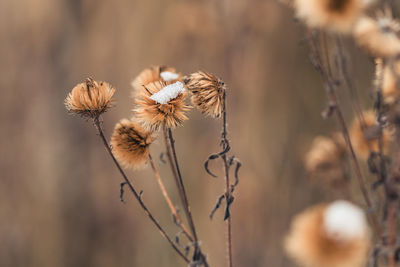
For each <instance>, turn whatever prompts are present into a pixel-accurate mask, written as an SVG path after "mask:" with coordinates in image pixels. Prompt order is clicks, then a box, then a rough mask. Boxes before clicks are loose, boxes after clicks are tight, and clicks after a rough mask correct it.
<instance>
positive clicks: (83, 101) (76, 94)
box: [65, 78, 115, 118]
mask: <svg viewBox="0 0 400 267" xmlns="http://www.w3.org/2000/svg"><path fill="white" fill-rule="evenodd" d="M114 92H115V89H114V88H113V87H112V86H111V85H109V84H108V83H106V82H96V81H94V80H93V79H92V78H88V79H86V81H85V82H84V83H80V84H78V85H76V86H75V87H74V88H73V89H72V91H71V92H70V93H69V94H68V96H67V98H66V99H65V107H66V108H67V110H68V111H69V112H72V113H76V114H79V115H81V116H83V117H88V118H95V117H98V116H100V115H101V114H102V113H104V112H106V111H107V110H108V109H109V108H111V107H112V102H113V99H112V96H113V95H114Z"/></svg>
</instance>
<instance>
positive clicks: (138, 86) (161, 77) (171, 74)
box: [131, 66, 181, 96]
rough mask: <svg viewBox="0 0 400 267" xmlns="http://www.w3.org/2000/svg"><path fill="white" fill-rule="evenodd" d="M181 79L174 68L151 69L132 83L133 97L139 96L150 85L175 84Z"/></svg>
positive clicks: (144, 71) (158, 67) (159, 67)
mask: <svg viewBox="0 0 400 267" xmlns="http://www.w3.org/2000/svg"><path fill="white" fill-rule="evenodd" d="M180 79H181V75H180V74H179V73H177V72H176V70H175V69H174V68H170V67H167V66H156V67H150V68H148V69H145V70H143V71H142V72H141V73H140V74H139V75H138V76H137V77H136V78H135V79H134V80H133V81H132V83H131V85H132V87H133V95H134V96H137V95H138V94H139V92H140V91H142V90H143V89H144V86H147V85H148V84H149V83H153V82H164V83H166V84H169V83H174V82H176V81H178V80H180Z"/></svg>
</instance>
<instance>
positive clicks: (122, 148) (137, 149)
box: [111, 119, 155, 169]
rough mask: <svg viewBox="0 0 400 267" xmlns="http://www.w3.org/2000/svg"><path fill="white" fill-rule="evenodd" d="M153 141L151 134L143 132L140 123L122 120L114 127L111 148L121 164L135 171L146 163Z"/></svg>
mask: <svg viewBox="0 0 400 267" xmlns="http://www.w3.org/2000/svg"><path fill="white" fill-rule="evenodd" d="M154 140H155V137H154V135H153V133H152V132H150V131H147V130H145V129H144V128H143V127H142V126H141V125H140V123H138V122H135V121H131V120H127V119H122V120H121V121H120V122H118V123H117V124H116V125H115V128H114V132H113V134H112V136H111V146H112V151H113V153H114V155H115V157H116V158H117V159H118V161H120V162H121V164H123V165H124V166H126V167H130V168H134V169H136V168H139V167H141V166H142V165H143V164H144V163H146V162H147V160H148V156H149V152H150V145H151V143H152V142H153V141H154Z"/></svg>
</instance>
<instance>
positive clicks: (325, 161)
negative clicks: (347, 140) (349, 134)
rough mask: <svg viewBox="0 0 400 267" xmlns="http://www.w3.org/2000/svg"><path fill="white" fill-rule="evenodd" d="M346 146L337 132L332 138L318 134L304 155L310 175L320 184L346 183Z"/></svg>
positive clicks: (336, 184)
mask: <svg viewBox="0 0 400 267" xmlns="http://www.w3.org/2000/svg"><path fill="white" fill-rule="evenodd" d="M345 163H346V147H345V144H343V138H342V137H341V135H340V134H339V133H337V134H334V135H333V138H329V137H325V136H318V137H316V138H315V139H314V141H313V143H312V145H311V148H310V150H309V151H308V153H307V154H306V157H305V167H306V170H307V171H308V172H309V173H310V175H311V177H312V178H313V179H314V180H316V181H317V182H320V183H322V184H326V185H329V186H333V187H340V186H342V185H344V184H345V183H346V177H347V176H346V164H345Z"/></svg>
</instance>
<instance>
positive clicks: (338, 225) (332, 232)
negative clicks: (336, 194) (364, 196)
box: [324, 200, 367, 240]
mask: <svg viewBox="0 0 400 267" xmlns="http://www.w3.org/2000/svg"><path fill="white" fill-rule="evenodd" d="M366 228H367V221H366V218H365V214H364V212H363V210H362V209H360V208H359V207H358V206H356V205H354V204H352V203H350V202H348V201H345V200H337V201H335V202H333V203H332V204H330V205H329V206H328V207H327V209H326V211H325V213H324V229H325V231H326V234H327V235H328V236H329V237H331V238H334V239H337V240H351V239H353V238H357V237H360V236H362V235H364V234H365V231H366Z"/></svg>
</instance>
